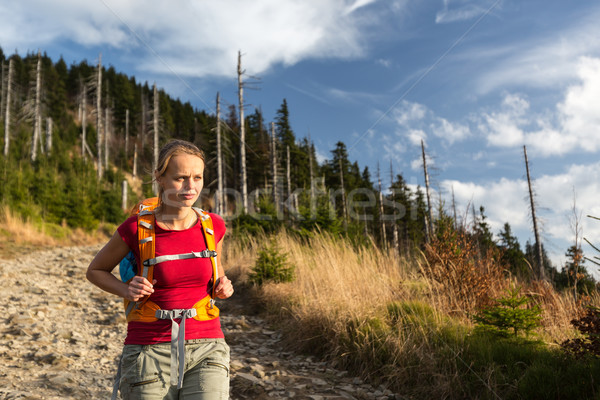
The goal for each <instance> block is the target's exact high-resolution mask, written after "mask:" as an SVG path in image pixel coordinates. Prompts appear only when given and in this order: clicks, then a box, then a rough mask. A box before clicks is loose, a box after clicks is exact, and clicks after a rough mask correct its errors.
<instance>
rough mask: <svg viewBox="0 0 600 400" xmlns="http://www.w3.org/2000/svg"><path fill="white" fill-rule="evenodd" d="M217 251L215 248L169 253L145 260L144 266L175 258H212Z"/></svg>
mask: <svg viewBox="0 0 600 400" xmlns="http://www.w3.org/2000/svg"><path fill="white" fill-rule="evenodd" d="M216 256H217V252H216V251H215V250H208V249H207V250H202V251H192V252H191V253H183V254H169V255H164V256H158V257H154V258H150V259H148V260H144V262H143V264H144V267H150V266H152V265H156V264H159V263H161V262H165V261H175V260H188V259H190V258H210V257H216Z"/></svg>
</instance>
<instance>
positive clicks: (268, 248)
mask: <svg viewBox="0 0 600 400" xmlns="http://www.w3.org/2000/svg"><path fill="white" fill-rule="evenodd" d="M294 271H295V266H294V265H292V264H289V263H288V260H287V254H286V253H282V252H281V250H280V249H279V248H278V247H277V244H276V243H275V240H271V242H270V243H269V244H267V245H265V246H264V248H263V249H262V250H260V251H259V252H258V258H257V260H256V263H255V264H254V267H253V268H252V272H251V273H250V274H249V280H250V282H252V283H255V284H257V285H262V284H263V283H265V282H276V283H279V282H292V281H293V280H294Z"/></svg>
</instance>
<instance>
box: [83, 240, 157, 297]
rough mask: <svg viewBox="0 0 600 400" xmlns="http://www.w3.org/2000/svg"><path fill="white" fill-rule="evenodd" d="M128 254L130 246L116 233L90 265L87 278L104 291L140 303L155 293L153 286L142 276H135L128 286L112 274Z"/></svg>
mask: <svg viewBox="0 0 600 400" xmlns="http://www.w3.org/2000/svg"><path fill="white" fill-rule="evenodd" d="M127 253H129V246H128V245H127V243H125V241H123V239H122V238H121V236H120V235H119V232H115V234H114V235H113V237H112V238H111V239H110V240H109V241H108V243H107V244H106V245H104V247H103V248H102V249H101V250H100V251H99V252H98V254H96V257H94V259H93V260H92V262H91V263H90V266H89V267H88V270H87V273H86V277H87V279H88V280H89V281H90V282H92V283H93V284H94V285H96V286H98V287H99V288H100V289H102V290H105V291H107V292H109V293H112V294H116V295H117V296H120V297H123V298H126V299H128V300H131V301H138V300H139V299H141V298H142V297H144V296H147V295H150V294H152V293H153V292H154V289H153V288H152V284H151V283H150V282H148V280H147V279H146V278H143V277H141V276H135V277H134V278H133V279H132V280H131V281H130V282H129V284H127V283H125V282H122V281H121V280H120V279H118V278H117V277H116V276H114V275H113V274H112V270H113V269H114V268H115V267H116V266H117V264H119V262H121V260H122V259H123V258H124V257H125V256H126V255H127Z"/></svg>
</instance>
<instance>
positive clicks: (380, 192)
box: [377, 163, 387, 249]
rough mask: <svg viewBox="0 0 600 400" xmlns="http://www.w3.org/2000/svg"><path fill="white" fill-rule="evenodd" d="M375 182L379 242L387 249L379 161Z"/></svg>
mask: <svg viewBox="0 0 600 400" xmlns="http://www.w3.org/2000/svg"><path fill="white" fill-rule="evenodd" d="M377 182H378V186H379V224H380V225H379V229H380V231H381V244H382V245H383V248H384V249H387V234H386V231H385V222H384V221H383V192H382V191H381V175H380V172H379V163H377Z"/></svg>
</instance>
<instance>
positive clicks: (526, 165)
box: [523, 146, 546, 280]
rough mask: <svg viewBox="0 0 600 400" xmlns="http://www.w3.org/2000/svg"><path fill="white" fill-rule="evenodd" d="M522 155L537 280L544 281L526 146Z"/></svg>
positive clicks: (544, 275) (540, 245) (542, 260)
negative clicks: (534, 249) (533, 241)
mask: <svg viewBox="0 0 600 400" xmlns="http://www.w3.org/2000/svg"><path fill="white" fill-rule="evenodd" d="M523 154H524V155H525V169H526V170H527V185H528V187H529V204H530V207H531V220H532V222H533V234H534V236H535V248H536V249H537V264H538V265H537V267H538V279H540V280H545V279H546V273H545V270H544V257H543V253H542V241H541V240H540V234H539V230H538V224H537V218H536V216H535V201H534V199H533V189H532V186H531V176H530V175H529V160H528V159H527V147H526V146H523Z"/></svg>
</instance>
